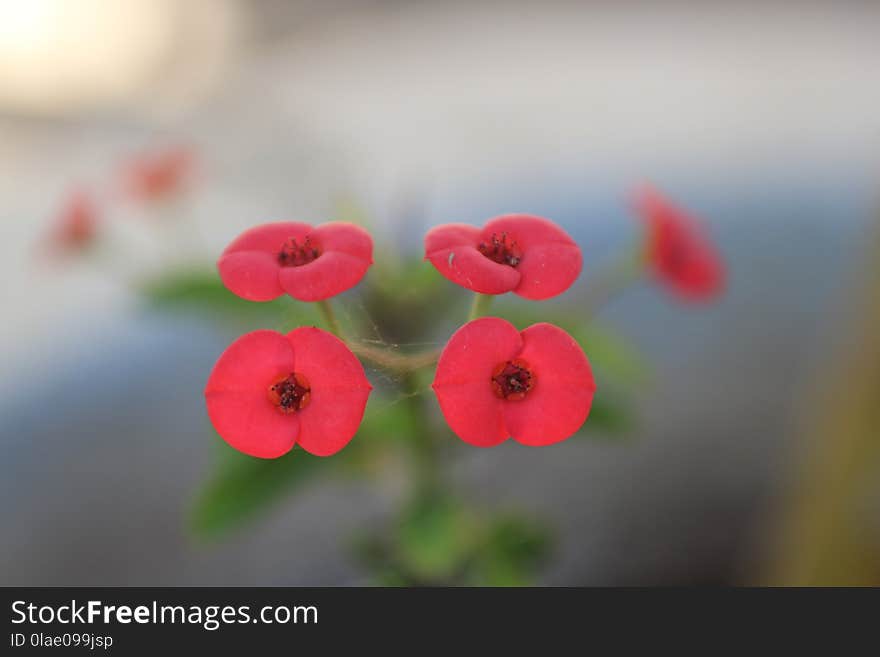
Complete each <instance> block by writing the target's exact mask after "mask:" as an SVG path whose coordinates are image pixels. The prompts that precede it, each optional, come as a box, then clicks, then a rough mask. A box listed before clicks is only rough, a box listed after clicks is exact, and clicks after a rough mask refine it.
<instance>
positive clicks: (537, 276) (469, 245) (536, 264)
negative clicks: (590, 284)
mask: <svg viewBox="0 0 880 657" xmlns="http://www.w3.org/2000/svg"><path fill="white" fill-rule="evenodd" d="M425 258H426V259H428V260H430V261H431V264H433V265H434V266H435V267H436V268H437V271H439V272H440V273H441V274H443V275H444V276H445V277H446V278H448V279H449V280H450V281H452V282H453V283H458V284H459V285H461V286H463V287H466V288H467V289H469V290H473V291H474V292H480V293H482V294H504V293H505V292H513V293H515V294H518V295H520V296H522V297H525V298H527V299H549V298H550V297H553V296H556V295H557V294H561V293H562V292H564V291H565V290H567V289H568V288H569V287H570V286H571V284H572V283H574V281H575V279H576V278H577V277H578V274H580V271H581V250H580V248H579V247H578V245H577V244H575V242H574V240H572V239H571V237H569V235H568V234H567V233H566V232H565V231H564V230H562V228H560V227H559V226H557V225H556V224H554V223H553V222H552V221H550V220H549V219H544V218H542V217H535V216H533V215H529V214H506V215H502V216H500V217H495V218H494V219H490V220H489V221H488V222H487V223H486V225H485V226H483V228H482V229H480V228H476V227H475V226H469V225H467V224H445V225H443V226H437V227H436V228H432V229H431V230H430V231H429V232H428V234H427V235H426V236H425Z"/></svg>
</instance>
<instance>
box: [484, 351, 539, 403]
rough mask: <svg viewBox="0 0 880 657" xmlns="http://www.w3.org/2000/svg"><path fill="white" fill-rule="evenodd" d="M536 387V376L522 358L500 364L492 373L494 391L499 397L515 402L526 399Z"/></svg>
mask: <svg viewBox="0 0 880 657" xmlns="http://www.w3.org/2000/svg"><path fill="white" fill-rule="evenodd" d="M534 386H535V375H534V374H532V371H531V370H530V369H529V364H528V363H527V362H525V361H524V360H522V359H521V358H516V359H514V360H508V361H504V362H503V363H498V366H497V367H496V368H495V369H494V370H493V371H492V390H493V391H494V393H495V395H496V396H497V397H500V398H501V399H508V400H511V401H515V400H517V399H525V396H526V394H527V393H528V392H529V390H531V389H532V388H533V387H534Z"/></svg>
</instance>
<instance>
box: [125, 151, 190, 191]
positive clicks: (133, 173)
mask: <svg viewBox="0 0 880 657" xmlns="http://www.w3.org/2000/svg"><path fill="white" fill-rule="evenodd" d="M195 165H196V157H195V152H194V151H193V149H192V148H190V147H188V146H172V147H169V148H165V149H163V150H159V151H155V152H151V153H144V154H142V155H139V156H137V157H136V158H134V159H132V160H131V161H130V162H128V164H127V165H125V166H124V167H123V170H122V175H123V186H124V191H125V192H126V193H127V194H128V196H130V197H131V198H133V199H135V200H137V201H141V202H151V201H164V200H167V199H170V198H173V197H175V196H177V195H179V194H181V193H183V192H184V191H185V190H186V189H187V188H188V187H189V185H190V184H191V182H192V179H193V174H194V172H195Z"/></svg>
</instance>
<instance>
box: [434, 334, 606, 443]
mask: <svg viewBox="0 0 880 657" xmlns="http://www.w3.org/2000/svg"><path fill="white" fill-rule="evenodd" d="M433 388H434V392H435V394H436V395H437V400H438V401H439V403H440V409H441V410H442V411H443V415H444V417H445V418H446V421H447V423H448V424H449V426H450V427H451V428H452V430H453V431H454V432H455V433H456V434H457V435H458V437H459V438H461V439H462V440H464V441H465V442H468V443H470V444H472V445H476V446H478V447H492V446H494V445H498V444H499V443H501V442H503V441H505V440H506V439H507V438H508V437H512V438H513V439H514V440H516V441H517V442H519V443H522V444H524V445H533V446H539V445H550V444H553V443H557V442H559V441H562V440H565V439H566V438H568V437H570V436H571V435H572V434H574V433H575V432H576V431H577V430H578V429H579V428H580V427H581V425H582V424H583V423H584V421H586V419H587V416H588V415H589V413H590V406H591V405H592V402H593V394H594V392H595V390H596V384H595V382H594V380H593V373H592V370H591V368H590V363H589V361H588V360H587V357H586V356H585V355H584V352H583V350H582V349H581V348H580V346H579V345H578V343H577V342H576V341H575V340H574V338H572V337H571V336H570V335H568V333H566V332H565V331H563V330H562V329H560V328H559V327H557V326H554V325H552V324H545V323H541V324H535V325H533V326H530V327H529V328H527V329H525V330H524V331H522V332H520V331H517V329H516V327H514V326H513V325H512V324H510V323H509V322H507V321H505V320H503V319H498V318H496V317H485V318H482V319H477V320H474V321H472V322H469V323H468V324H465V325H464V326H462V327H461V328H460V329H459V330H458V331H456V332H455V334H454V335H453V336H452V338H451V339H450V340H449V342H448V343H447V345H446V347H445V348H444V349H443V353H442V354H441V355H440V361H439V363H438V364H437V372H436V375H435V377H434V384H433Z"/></svg>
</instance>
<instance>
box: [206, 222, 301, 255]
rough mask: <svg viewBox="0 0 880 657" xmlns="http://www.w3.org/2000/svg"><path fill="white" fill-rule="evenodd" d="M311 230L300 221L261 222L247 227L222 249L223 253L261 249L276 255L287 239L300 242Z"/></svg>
mask: <svg viewBox="0 0 880 657" xmlns="http://www.w3.org/2000/svg"><path fill="white" fill-rule="evenodd" d="M311 231H312V227H311V226H310V225H309V224H305V223H302V222H300V221H277V222H274V223H268V224H261V225H259V226H254V227H253V228H249V229H248V230H246V231H244V232H243V233H242V234H241V235H239V236H238V237H236V238H235V239H234V240H233V241H232V243H231V244H230V245H229V246H227V247H226V249H225V250H224V251H223V255H227V254H229V253H237V252H239V251H262V252H264V253H271V254H273V255H275V256H277V255H278V253H279V252H280V251H281V247H282V246H283V245H284V243H285V242H286V241H287V240H289V239H290V238H293V239H295V240H297V241H298V242H301V241H302V240H303V239H305V237H306V235H308V234H309V233H310V232H311Z"/></svg>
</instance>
